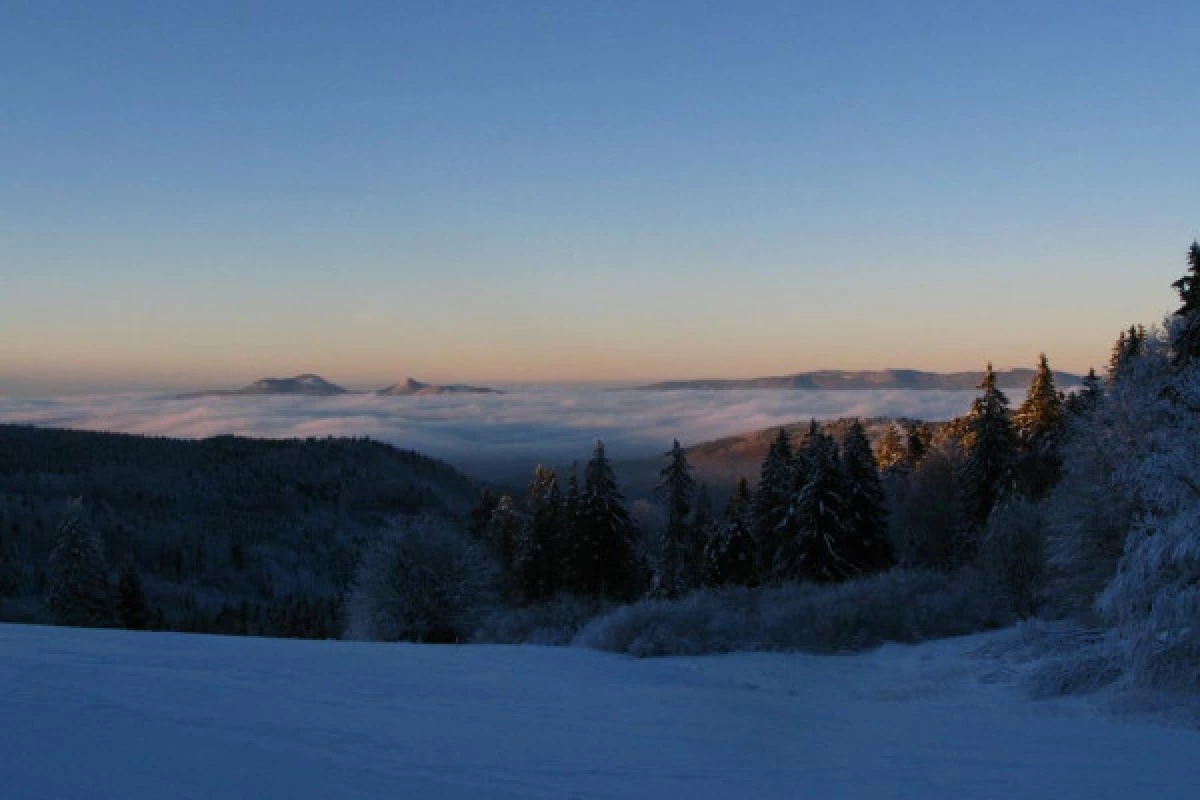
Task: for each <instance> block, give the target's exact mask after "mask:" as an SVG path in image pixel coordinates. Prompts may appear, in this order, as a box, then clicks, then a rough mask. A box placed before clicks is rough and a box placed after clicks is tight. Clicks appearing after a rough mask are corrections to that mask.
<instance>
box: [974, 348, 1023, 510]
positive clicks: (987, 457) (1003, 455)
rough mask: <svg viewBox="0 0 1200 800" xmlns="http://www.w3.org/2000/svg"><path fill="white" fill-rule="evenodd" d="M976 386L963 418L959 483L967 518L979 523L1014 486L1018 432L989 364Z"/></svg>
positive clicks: (1006, 399)
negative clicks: (972, 401)
mask: <svg viewBox="0 0 1200 800" xmlns="http://www.w3.org/2000/svg"><path fill="white" fill-rule="evenodd" d="M979 389H980V392H981V393H980V395H979V397H977V398H976V399H975V402H974V403H973V404H972V406H971V411H970V412H969V413H968V414H967V417H966V419H965V420H964V435H963V442H962V444H963V450H964V454H965V458H964V461H963V466H962V476H961V486H962V488H963V505H964V512H965V514H966V518H967V520H968V522H969V523H970V524H971V525H972V526H977V527H982V525H983V523H985V522H986V521H987V518H988V515H989V514H991V513H992V509H993V508H995V506H996V504H997V503H998V502H999V501H1000V500H1001V499H1002V498H1003V497H1005V496H1006V495H1007V494H1008V493H1009V492H1011V490H1012V488H1013V460H1014V458H1015V456H1016V452H1017V436H1016V433H1014V431H1013V427H1012V420H1011V419H1010V417H1009V409H1008V398H1007V397H1005V395H1004V392H1002V391H1000V388H999V387H998V386H997V385H996V373H995V372H994V371H993V370H992V365H991V364H988V367H987V372H986V373H985V374H984V377H983V382H982V383H981V384H980V385H979Z"/></svg>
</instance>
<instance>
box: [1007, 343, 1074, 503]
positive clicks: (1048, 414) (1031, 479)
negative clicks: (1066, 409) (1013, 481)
mask: <svg viewBox="0 0 1200 800" xmlns="http://www.w3.org/2000/svg"><path fill="white" fill-rule="evenodd" d="M1013 423H1014V427H1015V428H1016V432H1017V436H1018V437H1019V439H1020V446H1021V456H1020V464H1019V467H1018V470H1017V472H1018V475H1019V479H1020V483H1021V487H1022V489H1023V490H1024V491H1025V493H1026V494H1027V495H1029V497H1031V498H1033V499H1035V500H1036V499H1039V498H1041V497H1043V496H1044V495H1045V494H1046V492H1048V491H1050V489H1052V488H1053V487H1054V485H1055V484H1056V483H1058V478H1059V474H1060V473H1061V471H1062V460H1061V458H1060V457H1059V452H1058V446H1059V439H1060V438H1061V436H1062V430H1063V400H1062V396H1061V395H1060V394H1059V393H1058V391H1057V390H1056V389H1055V388H1054V373H1053V372H1051V370H1050V362H1049V361H1047V359H1046V354H1045V353H1043V354H1042V355H1041V356H1039V357H1038V368H1037V372H1036V373H1035V374H1034V377H1033V383H1032V384H1030V387H1029V394H1028V395H1026V397H1025V402H1023V403H1022V404H1021V407H1020V408H1018V409H1017V413H1016V414H1015V415H1014V417H1013Z"/></svg>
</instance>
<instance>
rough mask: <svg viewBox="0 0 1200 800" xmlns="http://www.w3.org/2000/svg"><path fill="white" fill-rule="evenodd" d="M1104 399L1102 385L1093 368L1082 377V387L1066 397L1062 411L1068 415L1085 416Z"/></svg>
mask: <svg viewBox="0 0 1200 800" xmlns="http://www.w3.org/2000/svg"><path fill="white" fill-rule="evenodd" d="M1102 397H1104V384H1103V383H1101V381H1100V378H1099V376H1097V375H1096V370H1095V368H1092V369H1089V370H1088V374H1087V375H1085V376H1084V377H1083V386H1081V387H1080V388H1079V389H1077V390H1075V391H1074V392H1071V394H1069V395H1067V399H1066V400H1065V401H1064V402H1063V410H1064V411H1066V412H1067V413H1070V414H1086V413H1088V412H1090V411H1091V410H1092V409H1094V408H1095V407H1096V406H1097V405H1098V404H1099V402H1100V398H1102Z"/></svg>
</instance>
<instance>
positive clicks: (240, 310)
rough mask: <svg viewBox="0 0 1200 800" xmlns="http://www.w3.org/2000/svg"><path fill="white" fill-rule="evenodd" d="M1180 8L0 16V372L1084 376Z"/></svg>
mask: <svg viewBox="0 0 1200 800" xmlns="http://www.w3.org/2000/svg"><path fill="white" fill-rule="evenodd" d="M1198 35H1200V4H1196V3H1193V2H1177V3H1169V2H1129V3H1111V2H1086V3H1084V2H1079V3H1064V2H1007V3H991V4H983V3H967V2H960V3H950V2H936V3H935V2H903V3H901V2H895V3H892V2H875V3H854V2H845V3H801V2H782V3H767V2H736V3H734V2H729V3H703V2H680V3H673V2H666V0H662V1H660V2H654V3H623V2H614V3H554V2H528V3H527V2H517V1H516V0H513V1H512V2H484V1H483V0H477V1H476V2H428V3H424V2H402V3H394V2H387V3H382V2H381V3H370V2H356V3H312V4H309V3H303V2H286V3H263V2H259V3H233V2H230V3H223V2H212V3H187V4H184V3H151V2H147V3H125V2H119V1H115V2H111V3H91V2H84V3H60V2H53V1H52V0H45V1H44V2H14V1H13V0H8V2H0V98H3V102H2V103H0V176H2V179H0V394H10V395H15V394H37V393H44V394H53V393H72V392H83V391H88V392H95V391H117V390H132V389H148V388H173V387H193V386H195V387H199V386H234V385H239V384H241V383H245V382H248V381H250V380H254V379H257V378H260V377H264V376H268V375H270V376H282V375H289V374H296V373H300V372H316V373H319V374H321V375H323V376H324V377H326V378H328V379H330V380H333V381H336V382H338V383H341V384H344V385H349V386H362V387H367V386H382V385H386V384H389V383H392V382H394V381H396V380H398V379H400V378H402V377H404V376H413V377H417V378H419V379H422V380H428V381H442V382H444V381H469V382H476V383H495V382H516V381H612V382H617V381H640V380H652V379H669V378H701V377H731V378H735V377H752V376H758V375H767V374H786V373H789V372H796V371H801V370H808V369H821V368H841V369H864V368H885V367H911V368H922V369H932V370H960V369H975V368H979V367H981V366H982V364H983V363H984V362H986V361H988V360H991V361H994V362H996V363H997V365H1003V366H1015V365H1032V364H1033V362H1034V360H1035V358H1036V356H1037V354H1038V353H1039V352H1041V351H1045V352H1046V353H1047V354H1048V355H1049V356H1050V358H1051V361H1052V363H1053V364H1054V366H1056V367H1058V368H1061V369H1067V370H1076V371H1079V370H1085V369H1087V367H1088V366H1090V365H1093V364H1095V365H1101V364H1102V363H1103V361H1104V359H1105V358H1106V354H1107V351H1108V348H1109V346H1110V344H1111V342H1112V340H1113V339H1114V338H1115V334H1116V332H1117V331H1118V330H1119V329H1120V328H1121V327H1123V326H1126V325H1128V324H1130V323H1132V322H1146V323H1152V322H1154V321H1156V320H1158V319H1160V318H1161V316H1162V315H1163V313H1165V312H1167V311H1169V310H1170V309H1171V308H1172V307H1173V305H1174V296H1173V294H1172V291H1171V289H1170V286H1169V284H1170V282H1171V281H1172V280H1173V279H1174V278H1175V277H1177V276H1178V275H1179V274H1180V273H1181V272H1182V271H1183V269H1184V253H1185V251H1186V248H1187V245H1188V244H1189V243H1190V242H1191V241H1192V239H1193V238H1194V237H1195V236H1197V235H1198V234H1200V192H1197V191H1196V189H1195V185H1196V175H1197V174H1200V169H1198V168H1200V147H1197V142H1198V141H1200V102H1198V101H1197V92H1196V87H1197V86H1200V58H1198V57H1197V56H1196V48H1195V42H1196V40H1197V36H1198Z"/></svg>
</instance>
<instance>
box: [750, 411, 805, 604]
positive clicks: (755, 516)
mask: <svg viewBox="0 0 1200 800" xmlns="http://www.w3.org/2000/svg"><path fill="white" fill-rule="evenodd" d="M792 458H793V453H792V443H791V439H790V438H789V437H788V433H787V429H785V428H780V429H779V434H778V435H777V436H776V437H775V440H774V441H773V442H772V443H771V446H770V447H769V448H768V450H767V457H766V459H765V460H764V461H763V465H762V472H761V474H760V476H759V479H758V488H757V489H756V490H755V492H754V499H753V503H752V507H751V511H750V516H751V525H752V530H753V534H754V540H755V548H754V549H755V552H756V554H757V558H758V563H757V565H756V571H757V572H758V574H759V576H760V580H762V581H769V580H771V579H772V575H773V574H774V572H775V561H776V558H777V556H778V554H779V549H780V545H781V532H780V531H781V528H782V526H783V522H784V520H785V519H786V518H787V514H788V504H789V503H790V502H791V493H792V471H793V466H794V465H793V463H792Z"/></svg>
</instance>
